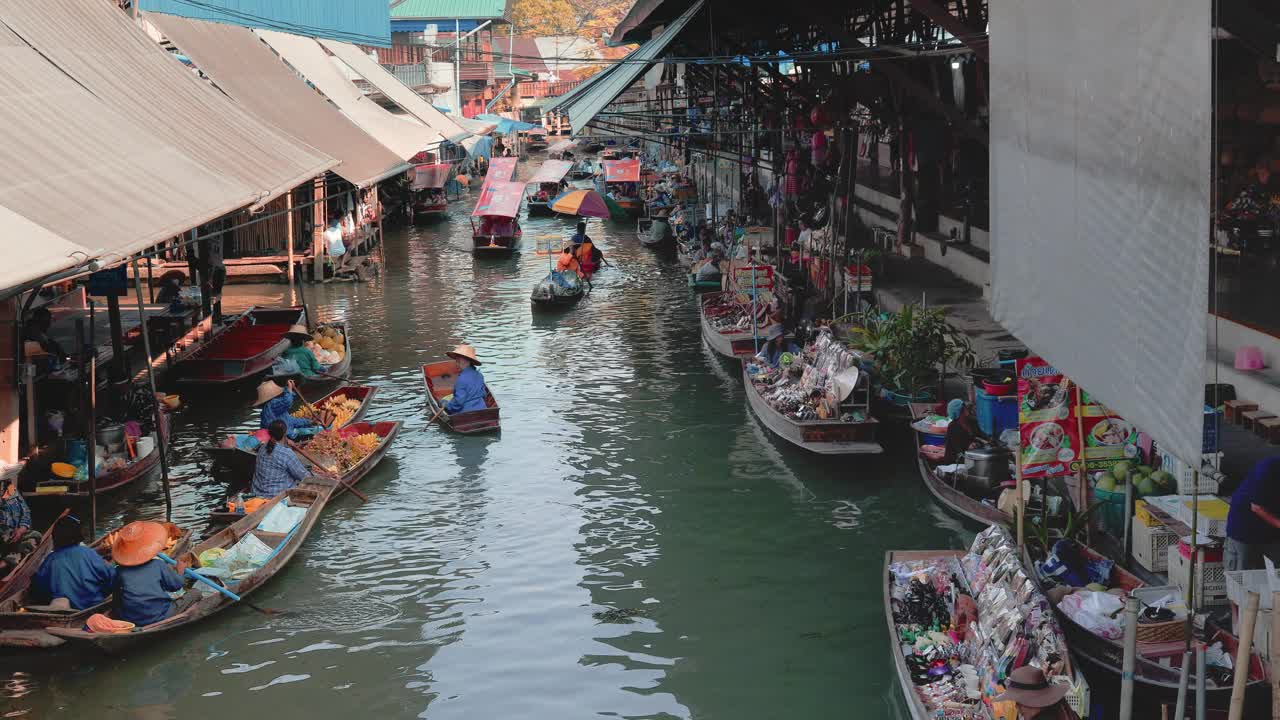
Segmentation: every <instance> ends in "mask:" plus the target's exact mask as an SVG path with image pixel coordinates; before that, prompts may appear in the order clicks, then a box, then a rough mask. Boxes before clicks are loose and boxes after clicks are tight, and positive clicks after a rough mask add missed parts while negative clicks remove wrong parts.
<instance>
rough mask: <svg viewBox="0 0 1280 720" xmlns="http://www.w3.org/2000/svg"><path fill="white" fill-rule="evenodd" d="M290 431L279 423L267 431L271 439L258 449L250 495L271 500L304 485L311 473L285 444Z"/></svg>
mask: <svg viewBox="0 0 1280 720" xmlns="http://www.w3.org/2000/svg"><path fill="white" fill-rule="evenodd" d="M286 430H287V428H286V427H285V424H284V422H282V421H280V420H274V421H272V423H271V425H270V426H269V427H268V428H267V435H268V437H269V438H270V439H269V440H267V443H266V444H265V445H263V446H262V447H259V448H258V461H257V463H256V464H255V465H254V468H253V482H252V483H251V484H250V485H249V495H251V496H253V497H264V498H270V497H275V496H276V495H279V494H280V493H282V492H284V491H285V490H288V489H289V488H291V487H294V486H295V485H297V484H298V483H300V482H302V481H303V480H304V479H305V478H306V477H307V476H308V475H310V474H311V471H310V470H309V469H308V468H307V466H306V465H304V464H302V461H301V460H299V459H298V455H297V453H295V452H294V451H293V448H290V447H289V446H288V445H286V444H285V443H284V436H285V432H286Z"/></svg>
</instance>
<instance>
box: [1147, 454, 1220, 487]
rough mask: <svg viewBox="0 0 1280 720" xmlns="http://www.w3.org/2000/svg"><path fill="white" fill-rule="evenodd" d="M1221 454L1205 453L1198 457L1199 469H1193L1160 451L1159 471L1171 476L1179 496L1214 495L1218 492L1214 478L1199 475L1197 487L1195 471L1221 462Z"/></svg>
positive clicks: (1202, 474) (1203, 474)
mask: <svg viewBox="0 0 1280 720" xmlns="http://www.w3.org/2000/svg"><path fill="white" fill-rule="evenodd" d="M1221 457H1222V454H1221V453H1217V452H1211V453H1205V454H1203V455H1201V456H1200V463H1201V466H1200V468H1193V467H1191V466H1190V465H1187V464H1185V463H1183V462H1182V461H1180V460H1178V459H1177V458H1175V457H1174V456H1172V455H1170V454H1169V453H1167V452H1164V451H1163V450H1162V451H1160V469H1161V470H1164V471H1165V472H1167V473H1169V474H1170V475H1172V476H1173V479H1174V480H1176V481H1177V483H1178V494H1179V495H1190V494H1192V493H1196V494H1201V495H1203V494H1214V493H1217V492H1218V481H1217V479H1215V478H1214V477H1211V476H1210V475H1208V474H1206V473H1203V472H1202V473H1200V482H1199V485H1197V484H1196V471H1197V470H1200V469H1201V468H1203V467H1204V466H1205V465H1215V464H1216V463H1218V462H1219V461H1220V460H1221Z"/></svg>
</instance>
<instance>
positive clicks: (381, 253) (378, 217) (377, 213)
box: [373, 185, 387, 268]
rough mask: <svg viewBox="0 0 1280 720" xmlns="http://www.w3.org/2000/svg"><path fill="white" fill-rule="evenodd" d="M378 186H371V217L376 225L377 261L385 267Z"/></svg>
mask: <svg viewBox="0 0 1280 720" xmlns="http://www.w3.org/2000/svg"><path fill="white" fill-rule="evenodd" d="M379 187H380V186H379V185H374V186H373V217H374V222H376V223H377V224H378V259H379V260H381V261H382V267H383V268H385V267H386V266H387V247H386V245H384V244H383V243H384V242H385V241H386V236H385V235H384V234H383V232H382V195H381V193H379V192H378V188H379Z"/></svg>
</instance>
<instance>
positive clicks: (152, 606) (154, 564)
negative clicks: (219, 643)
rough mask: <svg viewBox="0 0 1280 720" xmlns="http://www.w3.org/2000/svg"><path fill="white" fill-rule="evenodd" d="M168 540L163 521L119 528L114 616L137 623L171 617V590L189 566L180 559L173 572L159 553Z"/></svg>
mask: <svg viewBox="0 0 1280 720" xmlns="http://www.w3.org/2000/svg"><path fill="white" fill-rule="evenodd" d="M168 544H169V531H168V529H167V528H166V527H165V526H164V524H162V523H158V522H149V521H146V520H138V521H135V522H131V523H129V524H128V525H125V526H124V527H122V528H120V530H119V532H117V533H116V540H115V542H114V543H112V545H111V559H112V560H115V561H116V565H118V566H119V568H118V569H117V570H116V582H115V585H114V587H113V588H112V590H113V596H114V597H113V600H114V602H113V604H112V613H111V614H112V616H113V617H114V618H115V619H116V620H124V621H126V622H131V623H133V624H134V625H135V626H136V627H142V626H144V625H151V624H154V623H158V622H160V621H161V620H163V619H165V618H167V617H169V615H170V614H171V613H172V612H173V600H172V599H171V598H170V597H169V593H172V592H177V591H179V590H181V589H182V576H181V575H180V574H179V573H180V572H182V570H183V569H185V567H186V563H185V562H184V561H181V560H180V561H179V562H178V572H174V570H173V568H170V567H169V566H168V565H166V564H165V563H164V561H163V560H161V559H160V558H159V557H157V556H158V555H159V554H160V552H161V551H163V550H164V548H165V546H166V545H168Z"/></svg>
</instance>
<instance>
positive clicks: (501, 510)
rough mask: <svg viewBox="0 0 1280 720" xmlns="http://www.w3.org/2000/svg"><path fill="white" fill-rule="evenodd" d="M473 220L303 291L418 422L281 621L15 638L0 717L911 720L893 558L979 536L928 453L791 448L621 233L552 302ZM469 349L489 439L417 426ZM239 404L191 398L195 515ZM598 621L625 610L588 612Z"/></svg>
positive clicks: (245, 293)
mask: <svg viewBox="0 0 1280 720" xmlns="http://www.w3.org/2000/svg"><path fill="white" fill-rule="evenodd" d="M521 171H522V173H527V172H529V170H528V169H527V168H525V167H524V166H522V168H521ZM466 213H467V209H465V208H464V207H463V206H462V205H461V204H458V205H455V206H454V209H453V216H452V218H451V219H449V220H447V221H445V222H443V223H440V224H437V225H433V226H425V227H421V228H410V229H407V230H401V231H395V232H391V233H388V235H387V242H386V248H385V268H384V270H383V272H382V274H381V275H380V276H379V277H377V278H375V279H374V280H373V281H372V282H369V283H366V284H361V285H350V284H342V283H333V284H328V285H323V286H318V287H316V286H312V287H309V288H307V296H308V299H309V300H310V301H311V302H312V304H313V305H315V306H316V308H317V316H318V319H320V320H328V319H343V320H345V321H346V322H347V323H348V324H349V327H350V332H351V334H352V337H353V339H354V341H355V343H356V345H355V356H354V358H353V368H352V369H353V373H354V377H356V378H360V379H364V380H367V381H368V382H369V383H371V384H373V385H376V386H378V387H379V393H378V397H377V398H376V400H375V401H374V405H373V407H372V408H371V410H370V413H369V418H370V419H399V420H404V421H405V428H404V430H403V431H402V432H401V434H400V436H399V437H398V438H397V439H396V441H395V445H394V446H393V447H392V448H391V451H390V452H389V454H388V456H387V458H386V459H385V460H384V461H383V463H382V464H381V465H380V466H379V467H378V468H377V469H376V470H375V471H374V472H373V473H372V474H371V475H370V476H369V477H367V478H366V479H365V480H364V483H363V485H362V489H363V490H364V491H365V492H366V493H367V494H368V495H369V500H370V502H369V503H368V504H367V505H363V504H360V503H359V501H358V500H357V499H356V498H353V497H350V496H346V497H344V498H343V499H341V500H339V501H337V502H336V503H335V505H334V506H331V507H330V508H329V509H328V511H327V514H326V516H325V518H324V520H323V521H322V523H321V524H320V525H319V526H318V528H317V529H316V531H315V532H314V533H313V534H312V535H311V537H310V538H309V539H308V541H307V543H306V545H305V546H304V547H303V548H302V550H301V551H300V552H299V553H298V555H297V556H296V558H295V560H294V561H293V562H292V564H291V565H290V566H289V567H288V568H286V569H285V570H284V571H283V572H282V573H281V574H280V575H279V576H278V577H277V578H276V579H275V580H274V581H273V582H272V583H271V584H269V585H268V586H266V587H265V588H264V589H263V590H262V591H261V594H259V595H257V596H256V597H255V602H256V603H257V604H260V605H263V606H268V607H273V608H278V609H285V610H288V611H289V613H288V614H286V615H283V616H279V617H271V618H266V617H263V616H261V615H258V614H256V613H254V612H253V611H251V610H249V609H248V608H236V609H232V610H229V611H228V612H226V613H224V614H223V615H222V616H220V617H217V618H215V619H213V620H211V621H210V622H208V623H206V624H204V625H203V626H198V627H195V628H193V629H191V630H190V631H189V632H183V633H180V634H177V635H175V636H172V637H170V638H167V639H165V640H164V641H163V642H162V643H160V644H158V645H154V646H151V647H147V648H144V649H142V650H140V651H139V652H138V653H137V654H135V655H133V656H131V657H128V658H124V659H119V658H101V657H76V656H69V655H53V656H43V657H39V658H32V657H29V656H23V657H17V658H15V657H13V656H9V657H7V658H5V659H4V660H3V661H2V662H3V673H2V675H0V677H3V678H4V684H3V688H2V689H0V707H2V708H3V709H4V711H5V712H12V713H17V714H18V715H20V716H26V717H41V718H43V717H50V716H57V715H65V716H68V717H73V716H75V717H78V716H81V715H83V713H84V712H85V711H86V708H90V707H91V708H93V710H94V716H95V717H103V718H117V717H118V718H169V717H183V718H187V717H226V716H232V715H234V714H235V713H244V712H246V711H248V710H249V709H250V708H251V707H255V706H250V705H248V704H249V703H264V704H263V705H261V706H260V707H263V708H265V707H270V708H271V710H270V713H271V716H272V717H273V718H279V719H286V718H311V717H315V716H317V715H321V716H325V717H334V716H338V715H340V714H357V713H358V714H360V715H361V716H365V717H378V716H384V717H411V716H422V717H430V718H469V719H474V718H485V717H539V718H552V717H557V718H578V717H587V716H590V715H596V714H605V715H611V716H612V715H616V716H623V717H647V718H673V717H675V718H695V717H696V718H734V719H735V720H738V719H742V718H776V717H783V716H787V717H796V718H809V717H822V716H827V715H829V714H830V713H831V709H832V708H849V707H864V708H868V714H867V716H868V717H872V716H875V717H881V716H894V715H898V714H901V713H902V710H901V707H900V705H901V703H900V702H899V701H898V700H897V699H896V698H897V695H896V688H893V686H892V685H891V684H890V683H891V682H892V680H891V675H890V671H889V665H888V664H887V663H886V662H885V660H887V658H888V655H887V653H888V652H889V643H888V641H887V638H886V633H885V630H884V615H883V609H882V605H881V600H880V590H879V582H878V578H879V576H880V572H881V566H882V563H883V558H884V550H885V549H887V548H889V547H927V546H944V547H946V546H959V545H960V543H961V542H962V538H963V533H962V532H961V530H960V528H959V526H958V525H955V524H954V523H950V522H948V521H946V520H945V519H944V516H942V515H940V514H934V513H932V512H930V511H924V512H922V511H921V509H920V508H921V506H927V505H928V502H927V499H926V498H927V496H926V495H925V493H924V492H923V490H922V488H921V487H920V486H919V480H918V479H917V478H916V476H915V474H914V472H915V471H914V464H913V463H911V462H910V460H909V459H906V458H901V457H899V458H875V459H868V458H858V459H853V460H840V459H831V458H813V457H808V456H805V455H803V454H800V453H799V452H798V451H796V450H794V449H792V448H790V447H786V446H783V445H781V444H778V443H776V442H775V441H774V440H773V439H772V438H771V437H770V436H769V435H768V433H767V432H766V431H765V430H763V429H762V428H761V427H760V425H759V424H758V423H756V422H755V420H754V419H753V418H752V417H751V416H750V415H749V413H748V411H747V410H746V408H745V405H744V397H743V395H742V390H741V387H740V381H739V380H738V378H737V371H736V369H734V368H731V367H728V366H727V365H726V364H724V361H722V360H720V359H719V358H718V357H716V356H714V355H713V354H711V353H710V352H709V351H708V350H706V349H705V348H704V347H703V345H702V343H701V341H700V339H699V337H698V324H697V318H696V311H695V305H694V303H693V302H692V300H691V297H690V296H689V293H688V289H687V288H686V286H685V283H684V281H683V277H682V276H681V275H680V273H679V272H678V270H677V268H675V267H674V266H671V265H668V264H665V263H664V261H661V260H659V259H658V258H655V256H653V255H652V254H651V253H649V252H648V251H646V250H644V249H643V248H641V247H640V246H639V244H638V243H637V242H636V239H635V235H634V228H633V227H631V226H629V225H625V224H608V223H601V222H599V221H595V222H593V223H592V226H591V228H590V229H589V232H590V234H591V235H592V236H593V237H594V238H595V239H596V240H597V241H598V243H599V244H600V245H601V247H602V249H603V250H604V251H605V253H606V254H607V255H608V257H609V259H610V260H611V262H612V264H613V266H612V267H609V268H606V269H605V270H604V271H603V272H601V273H600V274H599V275H598V276H597V279H596V281H595V287H594V289H593V290H592V292H591V294H590V295H589V296H588V297H586V298H585V299H583V301H582V302H581V303H580V304H579V305H578V306H577V307H576V308H573V309H570V310H567V311H564V312H559V313H551V314H548V313H543V312H539V313H536V314H535V313H534V312H533V311H532V310H531V308H530V305H529V301H528V294H529V291H530V289H531V288H532V287H533V285H534V284H535V283H536V282H537V280H538V279H540V278H541V277H542V276H543V275H545V273H546V271H547V266H546V262H547V261H546V259H545V258H543V257H540V256H537V255H535V254H534V253H533V252H526V253H523V254H521V255H519V256H517V257H514V258H507V259H499V258H479V259H476V258H472V256H471V254H470V252H469V246H470V228H469V225H468V223H467V219H466ZM525 232H526V238H532V237H535V236H539V235H552V234H557V235H559V236H563V237H567V236H568V235H569V234H570V233H571V232H572V223H571V222H569V221H567V220H562V219H557V218H545V219H542V218H539V219H533V220H529V221H527V222H526V224H525ZM526 245H527V247H532V242H531V241H529V242H527V243H526ZM232 292H233V301H234V304H235V305H237V306H246V305H250V304H265V305H271V304H278V303H281V302H285V301H288V300H289V298H287V297H286V294H287V293H288V290H287V288H285V287H281V286H233V287H232ZM463 341H465V342H468V343H471V344H473V345H475V346H476V347H477V348H478V351H479V353H480V357H481V359H482V360H484V362H485V364H484V366H483V368H482V369H483V371H484V373H485V377H486V378H487V380H488V381H489V383H490V385H491V387H492V388H493V390H494V392H495V394H496V396H497V398H498V400H499V402H500V403H501V405H502V415H503V423H504V425H503V430H502V433H501V435H500V436H494V437H488V438H485V437H478V438H464V437H458V436H451V435H446V434H445V433H443V432H442V431H441V430H440V428H439V427H429V426H428V425H427V420H428V417H427V415H426V414H425V413H424V402H423V399H422V392H423V389H422V381H421V376H420V374H419V372H418V368H419V365H421V364H422V363H423V362H426V361H429V360H432V359H435V358H438V357H439V356H440V355H441V354H442V352H443V351H444V350H446V349H448V348H450V347H451V346H452V345H453V344H455V343H458V342H463ZM248 403H249V396H248V395H245V396H243V397H238V398H231V399H228V398H223V397H218V398H206V399H204V400H202V401H200V403H199V404H195V405H194V406H193V407H191V408H189V409H188V410H186V411H184V413H183V414H182V415H181V417H180V419H179V424H178V428H177V430H178V439H177V444H176V447H175V450H174V453H175V468H174V474H175V475H177V476H185V477H186V478H187V479H185V480H182V481H181V482H179V483H178V484H177V486H176V487H175V488H174V499H175V504H176V506H175V513H174V515H175V519H176V520H178V521H179V522H187V523H197V524H199V523H200V522H201V521H200V519H201V518H202V517H203V516H204V514H205V512H206V511H207V509H208V508H209V507H210V506H212V505H213V504H214V503H216V502H218V501H219V500H221V499H222V497H223V486H222V485H220V484H218V483H216V482H214V481H212V480H211V479H210V477H209V476H208V474H207V473H206V472H205V468H204V465H205V464H206V462H205V460H204V458H203V457H202V456H201V454H200V453H199V452H198V448H199V447H200V446H202V445H205V444H207V443H208V442H211V441H213V440H215V439H216V438H217V437H219V436H220V435H223V434H226V433H228V432H232V431H234V430H235V429H237V428H250V427H253V426H254V425H255V423H256V418H255V415H254V413H253V412H252V409H251V408H249V407H248ZM162 512H163V493H162V491H161V489H160V487H159V485H158V483H157V482H152V483H150V484H147V485H145V486H143V487H140V488H137V489H136V490H133V491H131V492H130V494H128V495H127V496H126V497H123V498H119V499H116V500H113V501H108V502H106V503H105V504H104V508H103V514H104V517H105V518H107V520H108V521H109V522H119V521H120V520H122V519H131V518H135V517H148V516H154V515H156V514H157V513H162ZM935 525H937V526H938V527H934V526H935ZM201 528H203V526H202V525H201ZM610 609H616V610H626V611H629V612H625V613H621V615H629V616H630V617H629V618H626V617H624V618H618V619H619V620H620V621H619V622H611V621H607V620H600V619H597V615H599V614H600V613H602V611H607V610H610ZM631 611H634V612H631ZM600 617H608V616H603V615H601V616H600ZM886 688H889V689H886ZM873 709H875V712H871V710H873Z"/></svg>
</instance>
